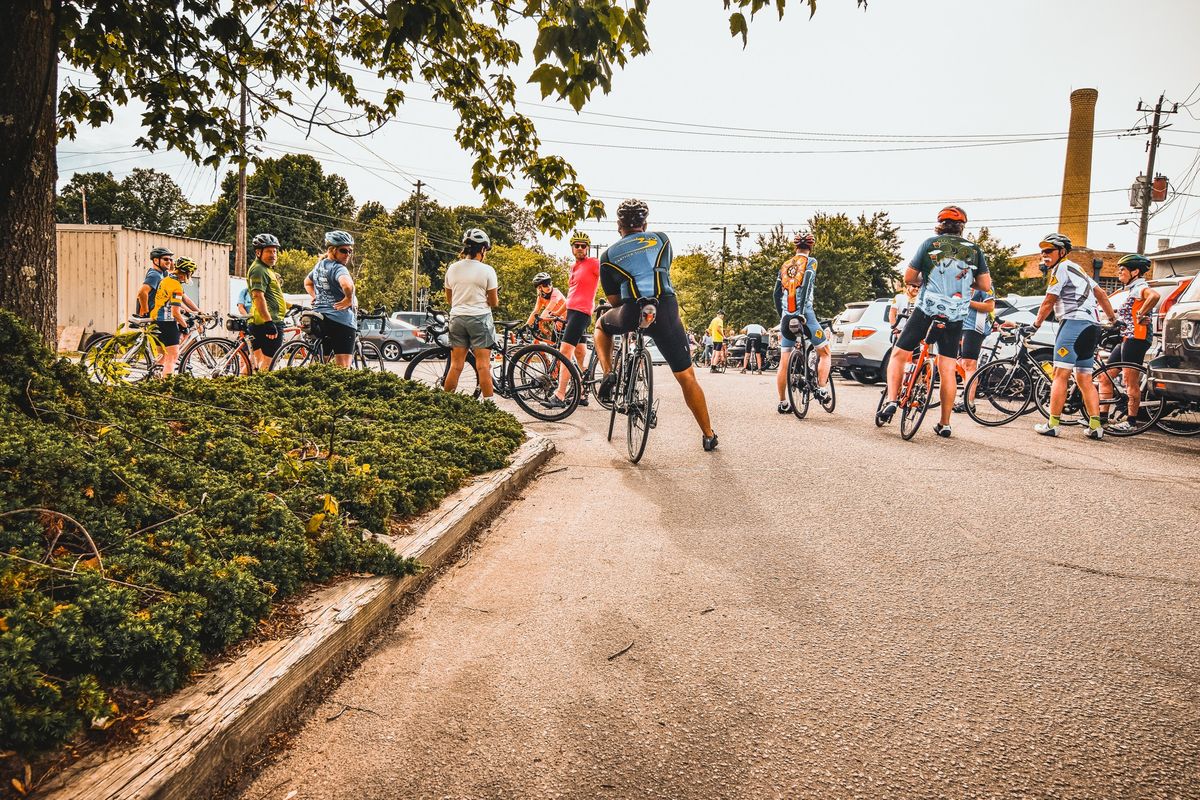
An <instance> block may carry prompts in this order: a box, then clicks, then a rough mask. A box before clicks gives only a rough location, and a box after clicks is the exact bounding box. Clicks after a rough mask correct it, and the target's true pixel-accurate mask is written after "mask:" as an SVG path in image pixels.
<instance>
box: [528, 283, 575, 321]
mask: <svg viewBox="0 0 1200 800" xmlns="http://www.w3.org/2000/svg"><path fill="white" fill-rule="evenodd" d="M543 311H545V312H547V313H549V314H550V316H553V317H565V316H566V315H567V298H565V297H563V293H562V292H560V291H559V290H558V289H556V288H553V287H551V289H550V294H548V295H545V294H542V293H541V291H540V290H539V291H538V293H537V301H536V302H535V303H534V304H533V313H532V314H530V315H529V320H528V322H526V323H525V324H526V325H532V324H533V323H534V321H535V320H536V319H537V318H538V317H540V316H541V315H542V312H543Z"/></svg>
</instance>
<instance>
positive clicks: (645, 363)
mask: <svg viewBox="0 0 1200 800" xmlns="http://www.w3.org/2000/svg"><path fill="white" fill-rule="evenodd" d="M629 378H630V380H629V389H628V391H627V392H626V399H627V400H628V403H627V406H626V410H625V421H626V425H625V444H626V447H627V449H628V451H629V461H630V463H632V464H636V463H638V462H639V461H641V460H642V456H643V455H644V454H645V453H646V442H647V441H649V439H650V428H651V427H653V425H654V422H655V421H654V413H655V412H654V365H653V364H651V363H650V354H649V353H647V352H646V351H645V350H642V351H641V352H639V353H638V354H637V357H636V358H635V359H634V362H633V368H632V369H631V370H630V375H629Z"/></svg>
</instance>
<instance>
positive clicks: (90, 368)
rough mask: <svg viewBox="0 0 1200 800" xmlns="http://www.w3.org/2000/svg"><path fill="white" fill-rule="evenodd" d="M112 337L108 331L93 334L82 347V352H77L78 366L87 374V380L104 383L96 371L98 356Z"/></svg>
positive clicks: (98, 364)
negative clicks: (96, 334)
mask: <svg viewBox="0 0 1200 800" xmlns="http://www.w3.org/2000/svg"><path fill="white" fill-rule="evenodd" d="M112 338H113V337H112V334H109V333H105V334H100V335H98V336H93V337H92V339H91V341H90V342H88V345H87V347H85V348H83V352H82V353H80V354H79V366H80V367H82V368H83V372H84V374H85V375H87V376H88V380H90V381H93V382H95V383H104V380H103V379H102V377H101V375H100V374H99V372H98V369H99V367H100V363H99V361H98V357H99V353H100V351H101V349H102V348H103V347H104V345H105V344H107V343H108V342H109V340H110V339H112Z"/></svg>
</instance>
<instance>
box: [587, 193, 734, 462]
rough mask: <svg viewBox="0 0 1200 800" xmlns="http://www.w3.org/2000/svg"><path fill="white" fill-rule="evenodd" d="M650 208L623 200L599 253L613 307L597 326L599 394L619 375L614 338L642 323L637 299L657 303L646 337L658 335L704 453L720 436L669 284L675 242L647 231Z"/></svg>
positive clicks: (605, 394)
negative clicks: (611, 236)
mask: <svg viewBox="0 0 1200 800" xmlns="http://www.w3.org/2000/svg"><path fill="white" fill-rule="evenodd" d="M649 216H650V207H649V206H648V205H646V203H645V201H643V200H634V199H631V200H625V201H623V202H622V203H621V205H620V206H618V207H617V233H619V234H620V235H621V238H620V239H619V240H618V241H617V242H616V243H614V244H613V245H611V246H610V247H609V248H608V249H607V250H605V251H604V252H603V253H602V254H601V256H600V285H601V287H603V290H604V295H605V297H607V298H608V302H609V303H610V304H611V305H612V310H611V311H608V312H606V313H605V314H604V316H602V317H601V318H600V321H599V322H598V323H597V324H596V332H595V337H594V338H595V348H596V355H597V356H598V357H599V358H600V366H601V367H603V368H604V380H603V382H602V383H601V384H600V394H601V396H602V397H604V398H606V399H607V398H608V397H611V396H612V390H613V386H614V385H615V384H616V380H617V376H616V375H615V374H613V372H612V352H613V338H612V337H613V336H616V335H618V334H623V333H631V332H633V331H635V330H637V328H638V326H639V325H640V324H641V317H642V310H641V307H640V304H639V303H638V301H639V300H642V299H645V298H653V299H655V300H656V301H657V306H658V309H657V312H656V314H655V317H654V321H653V322H651V323H650V324H649V325H648V326H647V327H646V335H647V336H649V337H651V338H653V339H654V343H655V344H656V345H658V350H659V352H661V353H662V354H663V357H664V358H666V359H667V364H668V365H669V366H670V367H671V372H672V373H674V375H675V380H676V381H678V382H679V387H680V388H681V389H682V390H683V399H684V402H686V403H687V406H688V408H689V409H691V412H692V416H693V417H695V418H696V424H697V425H699V426H700V431H701V433H702V434H703V438H702V440H701V443H702V444H703V446H704V449H705V450H706V451H711V450H715V449H716V447H717V434H716V432H715V431H713V429H712V424H711V422H710V420H709V417H708V402H707V401H706V400H705V398H704V390H703V389H701V388H700V383H699V382H698V381H697V380H696V372H695V370H694V369H692V358H691V354H690V353H689V352H688V339H687V332H686V331H685V330H684V328H683V320H681V319H680V318H679V302H678V300H677V299H676V297H675V289H674V288H672V286H671V240H670V239H668V238H667V237H666V235H665V234H663V233H660V232H658V231H653V232H651V231H647V230H646V220H647V218H648V217H649Z"/></svg>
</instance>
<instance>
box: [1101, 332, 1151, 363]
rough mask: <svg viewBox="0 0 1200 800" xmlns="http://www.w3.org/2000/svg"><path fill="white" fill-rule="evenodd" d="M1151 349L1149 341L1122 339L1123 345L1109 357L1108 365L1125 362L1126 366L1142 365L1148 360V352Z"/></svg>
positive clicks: (1118, 346)
mask: <svg viewBox="0 0 1200 800" xmlns="http://www.w3.org/2000/svg"><path fill="white" fill-rule="evenodd" d="M1149 349H1150V340H1149V339H1134V338H1132V337H1130V338H1128V339H1122V340H1121V343H1120V344H1119V345H1117V346H1116V347H1114V348H1113V349H1112V352H1111V353H1109V355H1108V363H1110V364H1112V363H1115V362H1117V361H1123V362H1125V363H1126V364H1141V363H1142V362H1143V361H1145V360H1146V352H1147V351H1148V350H1149Z"/></svg>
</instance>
